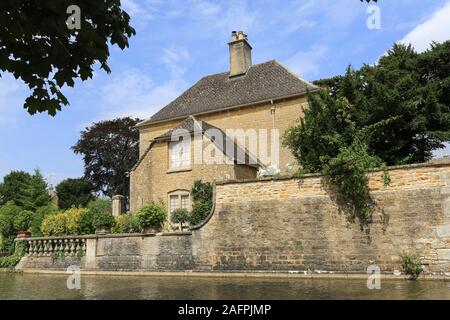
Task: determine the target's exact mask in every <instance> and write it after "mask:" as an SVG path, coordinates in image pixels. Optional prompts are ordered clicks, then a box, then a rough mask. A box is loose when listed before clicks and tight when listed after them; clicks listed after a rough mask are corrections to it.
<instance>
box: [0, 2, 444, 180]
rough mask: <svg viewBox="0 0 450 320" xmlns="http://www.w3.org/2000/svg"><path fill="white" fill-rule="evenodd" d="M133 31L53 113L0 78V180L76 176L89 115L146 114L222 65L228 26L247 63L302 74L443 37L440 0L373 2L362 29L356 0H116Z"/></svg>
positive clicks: (321, 73)
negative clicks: (39, 110)
mask: <svg viewBox="0 0 450 320" xmlns="http://www.w3.org/2000/svg"><path fill="white" fill-rule="evenodd" d="M122 3H123V6H124V8H125V9H126V11H127V12H128V13H130V15H131V17H132V21H131V23H132V25H133V26H134V27H135V29H136V31H137V35H136V36H135V37H133V38H132V39H131V42H130V48H129V49H127V50H125V51H121V50H120V49H118V48H116V47H114V48H112V49H111V57H110V62H109V65H110V67H111V69H112V73H111V74H109V75H108V74H106V73H104V72H103V71H100V70H99V69H98V68H97V71H96V72H95V75H94V78H93V79H92V80H90V81H85V82H77V83H76V85H75V88H65V89H64V90H63V91H64V93H65V94H66V95H67V97H68V98H69V101H70V106H68V107H66V108H64V109H63V111H62V112H60V113H58V114H57V116H56V117H54V118H53V117H51V116H48V115H46V114H40V115H35V116H30V115H28V114H27V113H26V111H25V110H24V109H23V101H24V99H25V98H26V96H27V95H28V89H27V87H26V86H25V85H24V84H23V83H22V82H21V81H17V80H15V79H14V78H12V77H11V76H9V75H8V74H2V78H0V179H1V177H3V176H4V175H5V174H6V173H8V172H9V171H11V170H26V171H32V170H33V169H34V168H39V169H40V170H41V171H42V172H43V174H44V176H45V177H46V178H47V180H48V181H49V182H50V183H52V184H56V183H58V182H59V181H61V180H62V179H64V178H67V177H79V176H81V175H82V174H83V163H82V159H81V157H79V156H76V155H75V154H73V152H72V151H71V150H70V147H71V146H72V145H74V144H75V142H76V141H77V139H78V137H79V133H80V130H82V129H83V128H85V127H86V126H87V125H89V124H90V123H92V122H93V121H98V120H103V119H109V118H114V117H117V116H126V115H130V116H137V117H141V118H147V117H149V116H151V115H152V114H153V113H154V112H156V111H157V110H158V109H159V108H161V107H163V106H164V105H165V104H167V103H168V102H170V101H171V100H172V99H174V98H176V97H177V96H178V95H179V94H180V93H182V92H183V91H184V90H185V89H187V88H188V87H189V86H190V85H192V84H194V83H195V82H196V81H197V80H199V79H200V78H201V77H202V76H204V75H207V74H212V73H217V72H223V71H226V70H228V61H229V60H228V45H227V42H228V41H229V39H230V34H231V31H232V30H238V31H239V30H243V31H244V32H245V33H246V34H247V35H248V37H249V41H250V43H251V45H252V46H253V62H254V63H260V62H264V61H267V60H271V59H277V60H279V61H281V62H282V63H283V64H285V65H286V66H287V67H289V68H290V69H291V70H292V71H293V72H295V73H297V74H298V75H299V76H300V77H302V78H304V79H307V80H314V79H319V78H324V77H329V76H333V75H336V74H342V73H343V72H344V71H345V68H346V67H347V65H348V64H352V65H353V66H355V67H359V66H361V65H362V64H363V63H374V62H376V61H377V59H378V58H379V57H380V56H381V55H382V54H383V53H384V52H386V50H387V49H388V48H389V47H390V46H391V45H392V44H393V43H394V42H411V43H412V44H413V45H414V46H415V47H416V48H417V49H418V50H424V49H426V47H427V45H428V44H429V42H430V41H431V40H436V41H443V40H447V39H450V0H434V1H422V0H396V1H391V0H380V1H379V4H378V6H379V8H380V13H381V28H380V29H369V28H367V24H366V21H367V19H368V18H369V14H368V13H367V12H366V10H367V7H368V4H366V3H365V2H364V3H362V2H360V1H359V0H336V1H329V0H302V1H300V0H298V1H286V0H285V1H275V0H273V1H268V0H258V1H256V0H248V1H245V0H239V1H234V0H223V1H212V0H211V1H207V0H196V1H181V0H180V1H170V0H167V1H163V0H122Z"/></svg>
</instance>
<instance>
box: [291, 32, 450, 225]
mask: <svg viewBox="0 0 450 320" xmlns="http://www.w3.org/2000/svg"><path fill="white" fill-rule="evenodd" d="M316 84H317V85H320V86H322V87H326V89H324V90H321V91H320V92H318V93H311V94H309V96H308V99H309V108H308V109H306V110H305V111H304V117H303V118H302V119H301V120H300V122H299V123H298V125H296V126H294V127H293V128H291V129H290V130H288V131H287V133H286V135H285V136H284V143H285V145H287V146H288V147H289V148H290V149H291V151H292V152H293V154H294V156H295V157H296V159H297V160H298V162H299V163H300V164H301V166H302V172H323V173H326V174H328V175H329V177H330V180H331V182H333V184H334V185H335V186H336V187H337V190H338V193H339V195H340V196H341V197H342V200H343V202H344V204H345V206H346V208H347V209H348V210H347V212H350V216H351V217H352V218H354V217H358V218H359V219H360V221H361V222H367V221H368V220H370V195H369V191H368V185H367V177H366V175H365V173H366V172H367V170H369V169H371V168H374V167H380V166H384V165H385V164H388V165H397V164H405V163H416V162H424V161H427V160H429V159H430V158H431V157H432V151H433V150H435V149H437V148H441V147H443V142H445V141H448V140H449V137H450V41H447V42H445V43H443V44H433V45H432V47H431V49H430V50H428V51H426V52H424V53H420V54H419V53H416V52H415V51H414V50H413V49H412V47H411V46H404V45H394V46H393V48H392V49H390V50H389V51H388V53H387V55H385V56H384V57H382V58H381V59H380V61H379V62H378V63H377V64H376V65H365V66H363V67H362V68H361V69H359V70H353V69H352V68H350V67H349V68H348V70H347V72H346V74H345V75H344V76H338V77H334V78H331V79H324V80H320V81H316ZM384 179H385V182H386V183H388V182H389V178H388V177H387V176H386V175H385V176H384Z"/></svg>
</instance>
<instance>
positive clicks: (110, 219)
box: [92, 211, 116, 229]
mask: <svg viewBox="0 0 450 320" xmlns="http://www.w3.org/2000/svg"><path fill="white" fill-rule="evenodd" d="M115 223H116V221H115V220H114V216H113V215H112V214H111V213H110V212H106V211H98V212H94V218H93V221H92V224H93V226H94V228H96V229H97V228H101V227H107V228H111V227H113V226H114V224H115Z"/></svg>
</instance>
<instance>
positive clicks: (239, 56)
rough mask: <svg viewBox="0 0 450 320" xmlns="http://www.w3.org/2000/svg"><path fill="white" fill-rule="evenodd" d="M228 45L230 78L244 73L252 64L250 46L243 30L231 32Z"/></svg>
mask: <svg viewBox="0 0 450 320" xmlns="http://www.w3.org/2000/svg"><path fill="white" fill-rule="evenodd" d="M228 45H229V47H230V78H232V77H236V76H240V75H244V74H246V73H247V70H248V69H249V68H250V67H251V65H252V47H251V46H250V44H249V43H248V39H247V35H246V34H244V32H242V31H239V32H236V31H233V32H231V41H230V42H229V43H228Z"/></svg>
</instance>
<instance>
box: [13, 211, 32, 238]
mask: <svg viewBox="0 0 450 320" xmlns="http://www.w3.org/2000/svg"><path fill="white" fill-rule="evenodd" d="M32 221H33V213H32V212H31V211H28V210H22V211H20V212H19V213H18V214H17V215H16V216H15V218H14V221H13V226H14V228H15V229H16V230H18V231H19V233H18V234H17V238H28V237H31V232H29V231H28V229H29V228H30V227H31V222H32Z"/></svg>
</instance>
